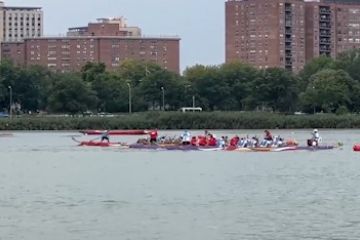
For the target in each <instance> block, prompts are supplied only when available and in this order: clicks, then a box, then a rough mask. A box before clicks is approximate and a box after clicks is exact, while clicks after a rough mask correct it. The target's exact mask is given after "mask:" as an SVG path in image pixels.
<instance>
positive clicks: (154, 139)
mask: <svg viewBox="0 0 360 240" xmlns="http://www.w3.org/2000/svg"><path fill="white" fill-rule="evenodd" d="M157 137H158V132H157V131H156V130H152V131H151V132H150V143H151V144H155V143H156V142H157Z"/></svg>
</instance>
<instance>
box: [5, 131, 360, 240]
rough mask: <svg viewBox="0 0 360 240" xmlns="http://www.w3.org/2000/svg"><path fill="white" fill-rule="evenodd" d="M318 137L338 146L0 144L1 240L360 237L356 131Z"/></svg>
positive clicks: (60, 137) (10, 140)
mask: <svg viewBox="0 0 360 240" xmlns="http://www.w3.org/2000/svg"><path fill="white" fill-rule="evenodd" d="M237 132H238V133H242V134H246V133H251V131H237ZM274 132H275V133H280V134H281V135H282V136H284V137H295V138H296V139H297V140H299V141H300V142H305V139H306V138H307V137H308V136H309V131H290V130H289V131H274ZM230 133H233V132H227V134H230ZM257 133H258V134H261V132H260V131H258V132H257ZM321 133H322V135H323V138H324V141H325V142H328V143H335V142H338V141H341V142H343V143H344V144H345V146H344V148H343V149H342V150H339V149H336V150H331V151H321V152H320V151H319V152H281V153H239V152H237V153H236V152H175V151H174V152H167V151H161V152H152V151H122V150H118V149H115V148H107V149H99V148H89V147H85V148H84V147H81V148H80V147H77V146H76V144H75V143H74V142H72V140H71V139H70V135H73V134H76V133H59V132H44V133H40V132H15V133H14V136H13V137H0V143H1V144H0V164H1V165H0V240H20V239H25V240H42V239H44V240H45V239H46V240H48V239H51V240H73V239H74V240H75V239H101V240H115V239H116V240H117V239H136V240H137V239H161V240H163V239H164V240H165V239H166V240H173V239H178V240H185V239H207V240H212V239H213V240H220V239H221V240H223V239H225V240H227V239H229V240H230V239H234V240H239V239H251V240H252V239H359V236H360V153H353V152H352V151H351V147H352V145H353V144H354V143H355V142H357V141H358V140H359V141H360V139H358V136H359V134H360V131H354V130H348V131H333V130H331V131H330V130H328V131H322V132H321ZM167 134H171V135H173V134H175V132H167ZM217 134H218V135H223V134H225V133H224V132H223V133H221V132H220V131H218V132H217ZM121 140H123V141H135V138H134V137H132V138H127V139H121Z"/></svg>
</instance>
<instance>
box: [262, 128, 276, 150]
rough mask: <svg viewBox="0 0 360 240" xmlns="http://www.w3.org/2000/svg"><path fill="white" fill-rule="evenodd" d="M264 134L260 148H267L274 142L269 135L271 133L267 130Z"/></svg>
mask: <svg viewBox="0 0 360 240" xmlns="http://www.w3.org/2000/svg"><path fill="white" fill-rule="evenodd" d="M264 134H265V136H264V140H263V142H262V143H261V146H263V147H269V146H270V145H271V144H272V142H273V140H274V139H273V136H272V134H271V132H270V131H269V130H265V131H264Z"/></svg>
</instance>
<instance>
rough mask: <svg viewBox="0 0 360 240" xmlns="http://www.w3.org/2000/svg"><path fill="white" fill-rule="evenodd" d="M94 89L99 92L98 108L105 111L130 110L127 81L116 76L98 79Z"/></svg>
mask: <svg viewBox="0 0 360 240" xmlns="http://www.w3.org/2000/svg"><path fill="white" fill-rule="evenodd" d="M92 89H93V90H94V91H95V92H96V93H97V97H98V99H99V101H98V110H99V111H104V112H126V111H128V94H129V92H128V86H127V83H126V82H125V81H124V80H122V79H118V78H117V77H115V76H109V77H108V78H102V79H96V80H95V81H94V82H93V83H92Z"/></svg>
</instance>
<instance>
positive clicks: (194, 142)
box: [190, 136, 198, 146]
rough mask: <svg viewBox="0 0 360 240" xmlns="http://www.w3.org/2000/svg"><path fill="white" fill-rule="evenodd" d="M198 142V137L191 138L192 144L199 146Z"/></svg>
mask: <svg viewBox="0 0 360 240" xmlns="http://www.w3.org/2000/svg"><path fill="white" fill-rule="evenodd" d="M197 143H198V140H197V137H195V136H193V137H192V138H191V142H190V144H191V145H192V146H197Z"/></svg>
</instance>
